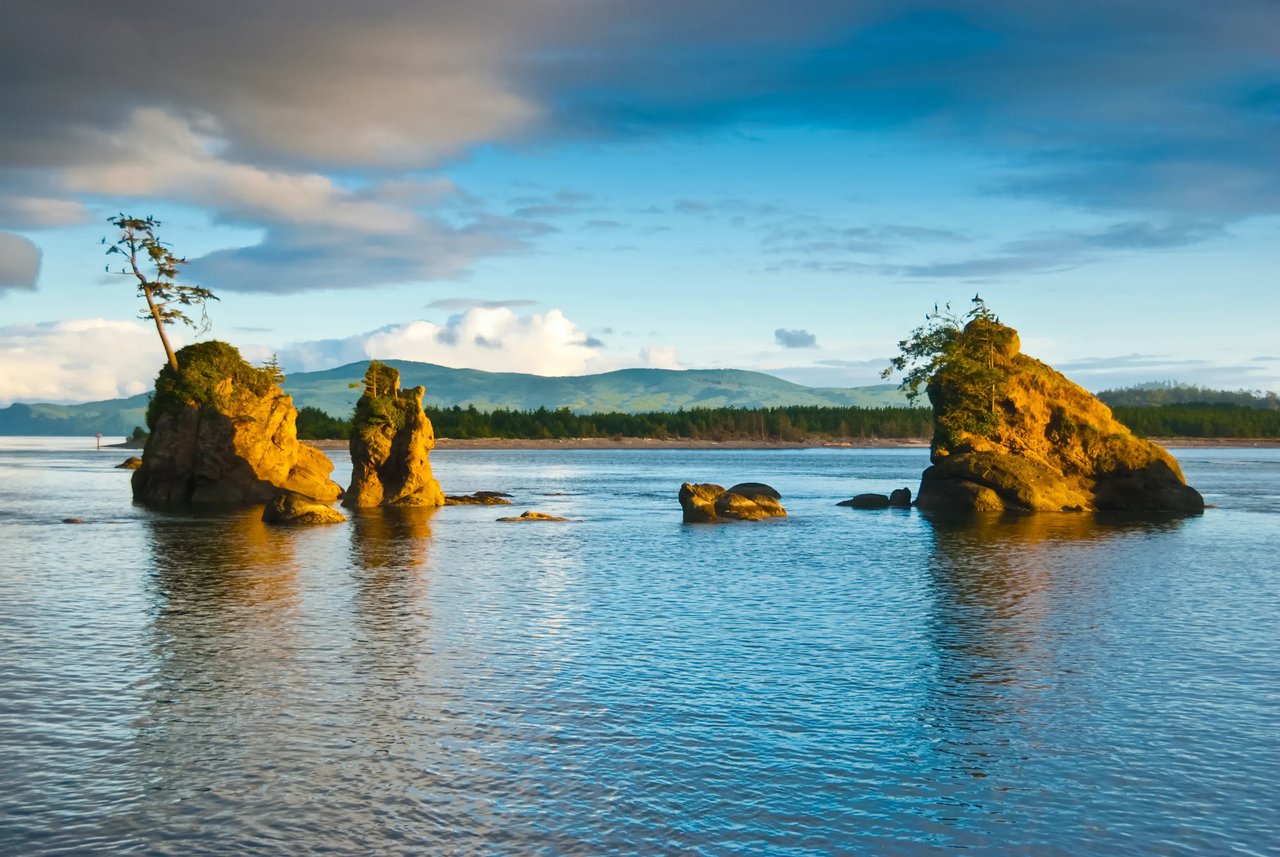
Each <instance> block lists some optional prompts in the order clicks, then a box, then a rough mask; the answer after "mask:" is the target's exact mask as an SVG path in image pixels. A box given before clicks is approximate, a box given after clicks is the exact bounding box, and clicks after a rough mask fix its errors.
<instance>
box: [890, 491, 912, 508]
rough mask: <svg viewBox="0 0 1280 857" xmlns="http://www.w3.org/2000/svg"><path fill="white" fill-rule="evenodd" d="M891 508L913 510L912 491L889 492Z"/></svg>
mask: <svg viewBox="0 0 1280 857" xmlns="http://www.w3.org/2000/svg"><path fill="white" fill-rule="evenodd" d="M889 507H890V508H891V509H910V508H911V489H910V488H895V489H893V490H892V491H890V492H889Z"/></svg>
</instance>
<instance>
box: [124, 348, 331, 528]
mask: <svg viewBox="0 0 1280 857" xmlns="http://www.w3.org/2000/svg"><path fill="white" fill-rule="evenodd" d="M177 357H178V365H179V366H180V367H181V369H180V370H179V371H177V372H175V371H174V370H172V369H171V368H170V367H168V366H165V367H164V368H163V369H162V370H161V371H160V376H159V377H158V378H157V379H156V390H155V394H154V395H153V396H152V400H151V404H150V405H149V407H148V409H147V424H148V426H149V427H150V428H151V435H150V437H149V438H148V439H147V445H146V447H145V449H144V451H143V455H142V465H141V466H140V467H139V468H138V469H137V470H135V471H134V472H133V478H132V479H133V481H132V484H133V498H134V500H135V501H137V502H140V503H147V504H151V505H167V504H174V503H195V504H232V505H250V504H256V503H266V502H268V501H270V500H271V498H272V497H273V496H275V495H276V494H277V493H279V492H280V491H288V492H290V493H293V494H298V495H300V496H303V497H307V498H310V499H312V500H315V501H318V502H320V503H326V504H328V503H333V502H334V501H335V500H337V499H338V497H339V496H340V495H341V493H342V489H341V488H340V487H339V486H338V484H337V483H336V482H333V481H332V480H331V479H329V474H330V473H331V472H332V471H333V463H332V462H330V461H329V459H328V458H326V457H325V455H324V453H322V452H320V451H319V450H318V449H315V448H313V447H310V446H306V445H304V444H302V443H299V442H298V436H297V430H296V425H295V423H296V420H297V416H298V412H297V410H295V409H294V407H293V400H292V399H290V398H289V396H287V395H285V394H284V392H283V391H282V390H281V389H280V387H279V386H278V385H277V383H276V380H277V378H276V377H275V375H274V373H272V372H271V371H270V370H266V369H257V368H255V367H253V366H250V365H249V364H248V363H246V362H245V361H244V359H243V358H241V357H240V353H239V352H238V351H236V349H235V348H232V347H231V346H230V345H227V344H226V343H222V342H200V343H196V344H195V345H189V346H187V347H186V348H183V349H181V350H180V351H179V352H178V354H177Z"/></svg>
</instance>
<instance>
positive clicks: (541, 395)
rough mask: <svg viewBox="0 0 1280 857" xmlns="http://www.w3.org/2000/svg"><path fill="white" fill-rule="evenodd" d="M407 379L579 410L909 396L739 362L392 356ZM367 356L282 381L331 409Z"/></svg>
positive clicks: (446, 402) (339, 411)
mask: <svg viewBox="0 0 1280 857" xmlns="http://www.w3.org/2000/svg"><path fill="white" fill-rule="evenodd" d="M385 362H386V363H387V364H388V365H390V366H394V367H395V368H396V369H398V370H400V384H401V386H403V387H417V386H421V387H423V388H425V389H426V391H427V392H426V396H425V397H424V399H423V403H424V404H426V405H435V406H438V407H452V406H454V405H460V406H462V407H464V408H465V407H468V406H470V405H474V406H475V407H476V409H477V410H481V411H492V410H496V409H498V408H506V409H509V410H534V409H536V408H549V409H552V410H554V409H556V408H568V409H569V410H571V411H574V412H575V413H606V412H614V411H621V412H625V413H638V412H643V411H675V410H679V409H680V408H684V409H686V410H687V409H689V408H768V407H781V406H784V405H836V406H860V407H894V406H899V405H904V404H906V400H905V399H904V398H903V396H902V394H901V393H900V392H898V390H897V388H896V387H895V386H894V385H892V384H880V385H876V386H873V387H858V388H852V389H839V388H821V387H804V386H801V385H800V384H792V383H791V382H789V381H783V380H782V379H781V378H775V377H773V376H772V375H766V374H764V373H762V372H747V371H743V370H740V369H685V370H672V369H622V370H619V371H617V372H606V373H604V374H602V375H575V376H566V377H544V376H541V375H522V374H518V373H515V372H481V371H478V370H475V369H450V368H447V367H445V366H436V365H434V364H431V363H414V362H410V361H406V360H387V361H385ZM366 366H368V364H367V363H351V364H349V365H347V366H339V367H338V368H336V369H328V370H325V371H323V372H299V373H296V374H293V375H290V376H289V377H288V378H287V379H286V381H285V389H286V390H287V391H288V392H289V393H290V394H292V395H293V398H294V401H295V403H296V404H297V405H298V406H299V407H302V406H304V405H309V406H311V407H314V408H319V409H320V410H322V411H325V412H326V413H329V414H333V415H334V416H345V415H346V414H348V413H350V411H351V409H352V408H353V407H354V406H355V401H356V399H357V398H358V397H359V390H358V389H353V388H352V387H351V386H350V385H351V384H354V383H357V382H358V381H359V380H360V379H361V378H363V377H364V371H365V367H366Z"/></svg>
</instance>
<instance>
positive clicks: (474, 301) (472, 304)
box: [427, 298, 538, 309]
mask: <svg viewBox="0 0 1280 857" xmlns="http://www.w3.org/2000/svg"><path fill="white" fill-rule="evenodd" d="M537 303H538V302H537V301H529V300H504V301H486V300H481V299H479V298H440V299H439V300H434V301H432V302H431V303H429V304H427V309H473V308H476V307H479V308H480V309H502V308H504V307H505V308H507V309H516V308H518V307H527V306H535V305H536V304H537Z"/></svg>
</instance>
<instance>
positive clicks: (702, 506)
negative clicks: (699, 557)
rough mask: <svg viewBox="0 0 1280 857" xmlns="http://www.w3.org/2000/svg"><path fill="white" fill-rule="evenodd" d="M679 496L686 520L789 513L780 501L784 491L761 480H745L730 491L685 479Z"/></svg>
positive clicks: (743, 518) (756, 517)
mask: <svg viewBox="0 0 1280 857" xmlns="http://www.w3.org/2000/svg"><path fill="white" fill-rule="evenodd" d="M679 496H680V507H681V508H682V509H683V510H684V522H685V523H686V524H701V523H709V522H712V521H725V520H728V521H756V520H759V519H761V518H784V517H786V515H787V510H786V509H784V508H782V504H781V503H780V502H778V501H779V500H780V499H781V498H782V495H781V494H779V493H778V492H777V491H775V490H774V489H773V488H771V487H769V486H768V485H765V484H763V483H760V482H742V483H739V484H737V485H734V486H733V487H732V488H729V489H728V490H727V491H726V490H725V489H724V488H722V487H721V486H719V485H715V484H713V483H710V482H701V483H690V482H686V483H684V484H683V485H681V486H680V495H679Z"/></svg>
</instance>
